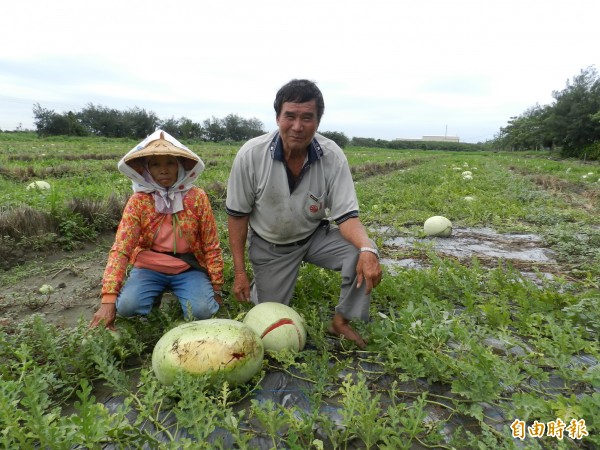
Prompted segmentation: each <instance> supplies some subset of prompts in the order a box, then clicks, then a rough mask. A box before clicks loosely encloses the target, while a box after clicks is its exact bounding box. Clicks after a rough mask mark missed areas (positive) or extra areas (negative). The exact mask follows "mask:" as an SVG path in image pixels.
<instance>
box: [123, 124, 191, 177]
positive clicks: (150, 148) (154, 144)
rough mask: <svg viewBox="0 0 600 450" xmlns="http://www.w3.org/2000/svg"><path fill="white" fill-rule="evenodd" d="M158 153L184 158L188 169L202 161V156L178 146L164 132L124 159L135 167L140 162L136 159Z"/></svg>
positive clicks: (184, 163)
mask: <svg viewBox="0 0 600 450" xmlns="http://www.w3.org/2000/svg"><path fill="white" fill-rule="evenodd" d="M157 155H169V156H175V157H180V158H184V160H183V165H184V167H185V168H186V169H188V170H189V168H190V167H193V166H194V165H195V164H196V163H197V162H198V161H200V158H199V157H198V156H196V155H195V154H193V153H192V152H190V151H186V150H184V149H183V148H180V147H177V146H176V145H174V144H173V143H171V142H169V141H167V140H166V139H165V135H164V133H162V132H161V133H160V137H159V138H158V139H155V140H153V141H150V142H148V144H147V145H146V146H145V147H144V148H142V149H140V150H138V151H136V152H133V153H131V154H130V155H126V156H125V158H124V159H123V160H124V161H125V162H126V163H127V164H129V165H130V166H132V167H134V166H136V163H137V162H138V161H135V160H136V159H138V158H144V157H148V156H157ZM132 163H133V164H132Z"/></svg>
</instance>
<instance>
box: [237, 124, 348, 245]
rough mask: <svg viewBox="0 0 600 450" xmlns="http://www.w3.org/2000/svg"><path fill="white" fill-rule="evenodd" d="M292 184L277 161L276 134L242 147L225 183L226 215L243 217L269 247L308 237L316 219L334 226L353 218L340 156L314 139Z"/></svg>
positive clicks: (280, 155) (333, 147)
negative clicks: (245, 217) (324, 220)
mask: <svg viewBox="0 0 600 450" xmlns="http://www.w3.org/2000/svg"><path fill="white" fill-rule="evenodd" d="M308 150H309V151H308V157H307V161H306V162H305V165H304V168H303V169H302V173H301V175H300V177H299V179H298V180H297V182H296V184H295V185H294V183H293V179H292V177H291V175H290V174H289V172H288V170H287V167H286V165H285V161H284V157H283V144H282V141H281V138H280V137H279V132H278V131H274V132H271V133H268V134H265V135H263V136H259V137H256V138H254V139H251V140H249V141H248V142H246V143H245V144H244V145H243V146H242V148H241V149H240V150H239V152H238V153H237V155H236V157H235V160H234V161H233V166H232V168H231V173H230V174H229V181H228V183H227V200H226V208H227V214H229V215H231V216H249V222H250V227H252V229H253V230H254V231H255V232H256V233H257V234H258V235H259V236H260V237H262V238H263V239H265V240H267V241H269V242H272V243H274V244H288V243H290V242H295V241H298V240H301V239H304V238H306V237H308V236H309V235H310V234H311V233H313V232H314V231H315V229H316V228H317V227H318V225H319V223H320V222H321V220H322V219H325V218H331V219H332V220H334V221H335V222H336V223H341V222H344V221H345V220H347V219H349V218H350V217H358V200H357V198H356V192H355V190H354V182H353V181H352V175H351V173H350V168H349V166H348V161H347V160H346V155H344V152H343V151H342V149H341V148H339V147H338V146H337V144H336V143H335V142H333V141H332V140H330V139H327V138H325V137H324V136H321V135H320V134H316V135H315V137H314V139H313V140H312V143H311V145H310V146H309V149H308Z"/></svg>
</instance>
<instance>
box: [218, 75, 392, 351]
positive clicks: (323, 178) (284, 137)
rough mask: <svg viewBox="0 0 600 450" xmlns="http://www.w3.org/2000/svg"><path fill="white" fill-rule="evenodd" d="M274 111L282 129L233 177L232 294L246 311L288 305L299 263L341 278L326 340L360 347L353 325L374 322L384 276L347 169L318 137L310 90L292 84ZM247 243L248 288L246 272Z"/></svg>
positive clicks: (236, 166) (254, 143)
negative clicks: (372, 310)
mask: <svg viewBox="0 0 600 450" xmlns="http://www.w3.org/2000/svg"><path fill="white" fill-rule="evenodd" d="M274 107H275V113H276V121H277V125H278V128H279V129H278V130H277V131H274V132H271V133H268V134H265V135H263V136H259V137H257V138H254V139H251V140H250V141H248V142H247V143H246V144H244V145H243V146H242V148H241V149H240V150H239V152H238V154H237V155H236V158H235V160H234V162H233V166H232V169H231V174H230V176H229V181H228V186H227V201H226V207H227V214H228V229H229V244H230V247H231V252H232V256H233V264H234V273H235V279H234V285H233V293H234V294H235V296H236V298H237V300H238V301H242V302H243V301H252V302H253V303H254V304H257V303H261V302H267V301H273V302H280V303H284V304H289V302H290V300H291V298H292V295H293V291H294V287H295V284H296V279H297V276H298V270H299V267H300V264H301V262H302V261H306V262H309V263H312V264H315V265H317V266H319V267H324V268H327V269H331V270H336V271H340V272H341V276H342V286H341V292H340V298H339V302H338V304H337V306H336V307H335V313H334V315H333V319H332V320H331V323H330V325H329V328H328V331H329V332H330V333H331V334H334V335H338V336H343V337H345V338H347V339H350V340H352V341H354V342H355V343H356V345H358V346H359V347H360V348H364V347H365V345H366V343H365V340H364V339H363V338H362V337H361V336H360V334H359V333H358V332H357V331H356V330H354V329H353V328H352V327H351V326H350V320H353V319H360V320H363V321H367V320H368V317H369V306H370V301H371V296H370V293H371V289H372V288H374V287H376V286H377V285H378V284H379V282H380V281H381V267H380V265H379V259H378V256H379V255H378V253H377V248H376V246H375V244H374V242H373V241H372V240H371V239H369V237H368V236H367V233H366V230H365V228H364V226H363V225H362V223H361V221H360V219H359V217H358V200H357V197H356V193H355V190H354V183H353V181H352V175H351V173H350V168H349V166H348V162H347V160H346V157H345V155H344V153H343V151H342V150H341V149H340V148H339V147H338V146H337V145H336V144H335V143H334V142H333V141H331V140H329V139H327V138H325V137H323V136H321V135H320V134H317V133H316V131H317V128H318V126H319V123H320V121H321V117H322V115H323V111H324V109H325V104H324V101H323V96H322V94H321V91H320V90H319V88H318V87H317V86H316V85H315V84H314V83H313V82H311V81H308V80H292V81H290V82H289V83H287V84H286V85H284V86H283V87H282V88H281V89H280V90H279V92H278V93H277V95H276V97H275V103H274ZM329 218H332V220H333V222H335V225H337V226H335V225H333V224H331V225H330V220H329ZM246 240H247V241H248V256H249V259H250V262H251V264H252V269H253V272H254V280H253V282H252V284H250V282H249V279H248V275H247V274H246V270H245V255H244V249H245V245H246Z"/></svg>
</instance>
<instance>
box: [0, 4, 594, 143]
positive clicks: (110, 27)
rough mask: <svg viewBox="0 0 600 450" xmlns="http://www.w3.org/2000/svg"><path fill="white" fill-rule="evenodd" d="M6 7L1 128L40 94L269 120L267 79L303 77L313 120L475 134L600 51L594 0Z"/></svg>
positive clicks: (379, 134)
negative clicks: (318, 101)
mask: <svg viewBox="0 0 600 450" xmlns="http://www.w3.org/2000/svg"><path fill="white" fill-rule="evenodd" d="M2 13H3V18H5V20H4V21H3V26H2V28H0V39H1V40H2V42H3V43H4V45H3V46H2V49H1V50H0V128H2V129H4V128H8V129H11V128H14V127H15V126H17V125H18V123H19V122H21V123H23V124H24V125H25V126H31V124H32V117H31V116H32V114H31V105H32V104H33V103H35V102H40V103H41V104H42V106H44V107H47V108H50V109H56V110H58V111H62V110H64V109H79V108H82V107H83V106H84V105H86V104H87V103H90V102H91V103H94V104H102V105H104V106H108V107H115V108H124V107H134V106H137V107H141V108H144V109H147V110H152V111H154V112H155V113H156V114H157V115H158V116H159V117H161V118H168V117H172V116H174V117H181V116H186V117H189V118H192V119H193V120H198V121H202V120H204V119H206V118H208V117H210V116H212V115H214V116H216V117H223V116H225V115H227V114H229V113H237V114H240V115H243V116H245V117H258V118H259V119H260V120H262V121H263V122H264V123H265V125H266V127H267V128H269V129H271V128H272V127H273V126H274V117H273V110H272V101H273V97H274V95H275V92H276V90H277V89H278V88H279V87H280V86H281V85H282V84H283V83H285V82H286V81H288V80H289V79H291V78H300V77H305V78H310V79H313V80H316V81H317V82H318V84H319V86H320V87H321V89H322V90H323V93H324V96H325V102H326V113H325V116H324V119H323V123H322V126H321V129H325V128H324V127H327V128H328V129H335V130H339V131H344V132H345V133H347V134H349V135H360V136H367V137H375V138H382V139H391V138H394V137H400V136H419V135H422V134H440V133H442V132H443V131H440V130H445V129H446V127H448V130H455V131H453V132H452V133H451V134H458V135H459V136H461V138H462V139H463V140H465V139H471V140H483V139H486V138H492V137H493V135H494V134H495V133H496V132H497V131H498V130H499V128H500V127H501V126H504V125H505V124H506V121H507V120H508V119H509V117H510V116H513V115H518V114H520V113H522V112H524V111H525V109H527V108H528V107H530V106H533V105H535V104H536V103H540V104H546V103H549V102H551V101H552V91H553V90H561V89H563V88H564V86H565V81H566V80H567V79H571V78H572V77H573V76H575V75H576V74H578V73H579V71H580V70H581V69H584V68H586V67H588V66H590V65H596V66H598V63H599V61H598V51H597V31H596V30H597V25H596V22H597V19H596V18H597V17H598V16H599V13H600V2H597V0H578V1H576V2H567V1H565V0H545V1H541V0H527V1H522V0H505V1H499V0H496V1H486V2H482V1H480V0H455V1H451V2H450V1H446V0H424V1H421V2H398V1H396V0H371V1H369V2H364V1H357V0H346V1H341V0H340V1H322V0H306V1H304V2H302V3H291V2H281V1H279V0H262V1H257V2H248V1H246V0H221V1H219V2H197V1H193V0H185V1H184V0H174V1H172V2H170V3H169V4H168V5H167V4H165V3H164V2H155V1H141V0H135V1H132V0H126V1H122V0H121V1H115V0H105V1H103V2H95V3H90V2H84V3H82V2H80V1H78V0H77V1H76V0H62V1H61V2H46V1H45V0H21V1H20V2H10V3H8V4H7V5H3V11H2ZM7 43H9V45H7ZM449 132H450V131H449Z"/></svg>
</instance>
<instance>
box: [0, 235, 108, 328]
mask: <svg viewBox="0 0 600 450" xmlns="http://www.w3.org/2000/svg"><path fill="white" fill-rule="evenodd" d="M113 238H114V235H113V234H112V233H109V234H106V235H103V236H100V237H99V238H98V240H97V242H96V243H89V244H86V245H84V246H83V247H82V248H80V249H78V250H75V251H71V252H61V251H58V252H56V251H55V252H51V253H45V254H42V255H40V256H39V257H38V258H37V259H36V260H35V261H31V262H28V263H26V264H25V265H23V266H20V267H14V268H12V269H11V270H9V271H4V272H3V273H0V277H1V278H2V279H1V281H0V285H1V286H2V288H1V291H0V325H2V326H10V325H11V324H15V323H17V322H20V321H21V320H23V319H24V318H25V317H27V316H29V315H31V314H36V313H37V314H43V315H44V316H45V317H46V319H47V320H48V321H49V322H52V323H54V324H56V325H59V326H64V327H71V326H74V325H76V324H77V323H78V321H79V320H80V319H81V318H82V319H83V320H86V321H87V320H90V319H91V317H92V314H93V313H94V311H95V310H96V308H97V307H98V305H99V303H100V286H101V281H102V274H103V272H104V266H105V265H106V258H107V254H108V249H109V248H110V246H111V244H112V240H113ZM43 285H50V286H51V287H52V288H53V292H52V293H50V294H42V293H40V288H41V287H42V286H43Z"/></svg>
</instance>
